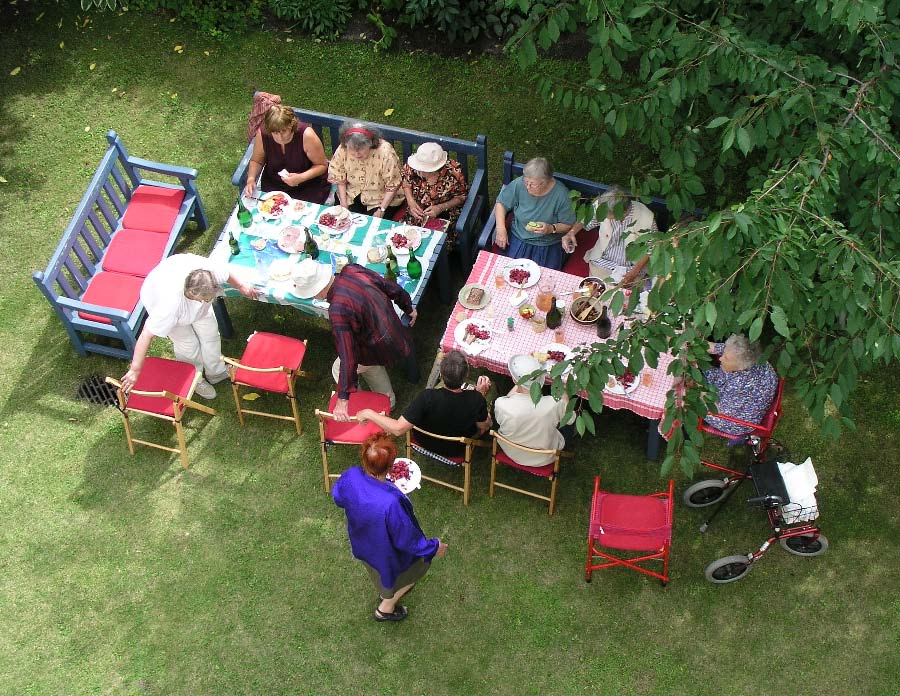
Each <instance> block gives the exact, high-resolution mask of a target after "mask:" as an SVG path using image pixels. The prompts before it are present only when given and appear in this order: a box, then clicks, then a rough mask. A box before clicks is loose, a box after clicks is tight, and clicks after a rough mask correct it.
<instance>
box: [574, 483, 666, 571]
mask: <svg viewBox="0 0 900 696" xmlns="http://www.w3.org/2000/svg"><path fill="white" fill-rule="evenodd" d="M674 486H675V484H674V482H673V481H671V480H670V481H669V488H668V491H663V492H661V493H653V494H651V495H643V496H641V495H622V494H617V493H607V492H605V491H601V490H600V477H599V476H597V477H595V478H594V496H593V498H592V499H591V518H590V522H589V524H588V556H587V563H586V565H585V580H587V581H588V582H590V581H591V574H592V573H593V571H595V570H600V569H601V568H612V567H614V566H624V567H626V568H631V569H632V570H635V571H637V572H639V573H643V574H645V575H650V576H651V577H654V578H657V579H659V580H660V581H661V582H662V584H663V585H665V584H666V583H667V582H668V581H669V575H668V571H669V548H670V546H671V543H672V512H673V503H672V500H673V498H672V493H673V490H674ZM604 549H616V550H621V551H631V552H644V553H643V554H642V555H638V556H629V557H627V558H622V557H620V556H616V555H613V554H611V553H607V552H606V551H605V550H604ZM595 557H599V558H601V559H603V560H602V562H600V563H596V562H594V558H595ZM655 560H660V561H662V563H663V567H662V572H661V573H657V572H656V571H654V570H651V569H649V568H646V567H644V566H642V565H641V564H642V563H646V562H647V561H655Z"/></svg>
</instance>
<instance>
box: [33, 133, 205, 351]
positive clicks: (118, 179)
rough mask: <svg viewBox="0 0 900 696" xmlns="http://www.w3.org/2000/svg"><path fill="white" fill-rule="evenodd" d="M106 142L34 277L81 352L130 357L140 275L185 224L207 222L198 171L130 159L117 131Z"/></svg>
mask: <svg viewBox="0 0 900 696" xmlns="http://www.w3.org/2000/svg"><path fill="white" fill-rule="evenodd" d="M106 139H107V141H109V149H107V151H106V154H105V155H104V156H103V159H102V160H101V161H100V165H99V166H98V167H97V171H96V172H95V173H94V177H93V179H91V183H90V184H89V185H88V188H87V191H86V192H85V194H84V196H83V197H82V199H81V203H79V204H78V208H76V210H75V214H74V215H73V216H72V220H71V222H69V225H68V227H66V231H65V232H64V233H63V236H62V240H61V241H60V243H59V245H58V246H57V247H56V251H55V252H54V254H53V258H51V259H50V263H49V264H48V265H47V268H46V269H44V270H43V271H35V273H34V274H33V278H34V282H35V283H37V286H38V287H39V288H40V290H41V292H42V293H44V295H45V296H46V297H47V300H48V301H49V302H50V306H51V307H53V309H54V311H55V312H56V314H57V316H59V318H60V320H61V321H62V323H63V326H64V327H65V329H66V331H67V332H68V334H69V338H70V339H71V341H72V345H74V346H75V350H76V351H78V354H79V355H81V356H85V355H87V354H88V353H89V352H90V353H100V354H101V355H109V356H112V357H116V358H124V359H130V358H131V355H132V353H133V351H134V344H135V340H136V337H137V334H138V332H139V330H140V328H141V323H142V322H143V320H144V318H145V317H146V314H147V313H146V310H145V309H144V306H143V304H142V303H141V300H140V291H141V285H142V284H143V282H144V278H145V277H146V276H147V274H148V273H149V272H150V270H151V269H153V268H154V267H155V266H156V265H157V264H158V263H159V262H160V261H161V260H162V259H164V258H165V257H166V256H169V255H170V254H171V253H172V251H173V250H174V248H175V243H176V242H177V241H178V237H179V236H180V235H181V232H182V231H183V230H184V228H185V227H186V226H187V223H188V222H189V221H190V220H194V221H195V222H196V223H197V228H198V229H199V230H205V229H206V228H207V227H208V226H209V223H208V221H207V218H206V213H205V211H204V210H203V204H202V202H201V200H200V194H199V193H198V192H197V187H196V185H195V184H194V179H196V178H197V170H195V169H188V168H186V167H178V166H174V165H170V164H160V163H159V162H151V161H150V160H145V159H140V158H138V157H131V156H130V155H129V154H128V151H127V150H126V149H125V146H124V145H123V144H122V141H121V140H120V139H119V136H118V135H116V132H115V131H109V132H108V133H107V134H106ZM144 173H149V174H151V175H164V176H167V177H171V178H173V179H177V183H175V182H171V183H167V182H161V181H153V180H148V179H144V178H143V174H144ZM93 337H105V339H104V340H103V341H102V342H97V341H96V340H95V339H94V338H93Z"/></svg>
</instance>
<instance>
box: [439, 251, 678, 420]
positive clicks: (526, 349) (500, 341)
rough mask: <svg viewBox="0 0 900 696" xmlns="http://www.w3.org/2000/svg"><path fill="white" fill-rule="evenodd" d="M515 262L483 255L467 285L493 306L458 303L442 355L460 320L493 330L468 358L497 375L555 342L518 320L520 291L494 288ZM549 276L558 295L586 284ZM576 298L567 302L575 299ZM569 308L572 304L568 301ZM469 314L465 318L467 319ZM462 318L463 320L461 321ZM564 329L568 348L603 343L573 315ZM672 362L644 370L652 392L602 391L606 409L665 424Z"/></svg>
mask: <svg viewBox="0 0 900 696" xmlns="http://www.w3.org/2000/svg"><path fill="white" fill-rule="evenodd" d="M510 261H511V259H508V258H507V257H505V256H498V255H497V254H492V253H490V252H487V251H482V252H480V253H479V254H478V258H477V259H476V260H475V265H474V266H473V267H472V272H471V273H470V274H469V278H468V280H467V281H466V283H478V284H480V285H482V286H483V287H484V288H485V290H486V291H487V292H488V293H489V294H490V296H491V301H490V303H489V304H488V305H487V306H486V307H485V308H484V309H481V310H471V309H466V308H465V307H463V306H462V305H461V304H460V303H459V302H458V301H457V303H456V306H455V307H454V308H453V311H452V312H451V314H450V320H449V321H448V322H447V328H446V329H445V330H444V335H443V337H442V338H441V350H443V351H444V352H445V353H446V352H448V351H450V350H452V349H453V348H458V347H459V346H458V344H457V342H456V338H455V336H454V332H455V330H456V325H457V324H458V323H460V320H462V321H464V320H465V319H468V318H470V317H475V318H477V319H480V320H481V321H483V322H484V323H486V324H489V325H490V326H491V328H492V334H493V336H492V338H491V342H490V345H489V346H488V347H487V348H486V349H485V350H483V351H482V352H481V353H479V354H478V355H469V356H468V358H469V363H470V364H471V365H473V366H475V367H484V368H486V369H488V370H490V371H491V372H497V373H501V374H505V375H508V374H509V369H508V368H507V363H508V362H509V359H510V357H512V356H513V355H516V354H517V353H531V352H534V351H543V350H544V349H545V346H547V344H549V343H553V342H554V335H553V331H550V330H549V329H548V330H547V331H544V332H543V333H535V332H534V331H533V330H532V328H531V326H532V324H531V322H530V321H529V320H526V319H523V318H522V317H520V316H519V311H518V309H517V308H516V307H513V306H512V305H511V304H510V302H509V300H510V298H511V297H512V295H513V293H514V292H515V291H516V290H515V288H512V287H510V286H509V285H507V284H504V286H503V287H502V288H497V287H496V286H495V283H494V276H495V275H496V273H497V271H498V270H500V269H502V268H504V267H505V266H506V264H507V263H510ZM545 274H546V275H550V276H552V277H553V278H554V279H555V280H556V292H558V293H560V292H566V291H568V290H574V289H575V288H577V287H578V284H579V283H580V282H581V280H582V279H581V278H579V277H578V276H573V275H569V274H568V273H562V272H560V271H552V270H550V269H547V268H541V277H544V275H545ZM525 292H526V293H528V299H527V300H526V302H530V303H531V304H535V298H536V297H537V292H538V286H537V285H534V286H532V287H530V288H528V289H527V290H526V291H525ZM570 299H571V296H569V297H567V298H566V300H570ZM566 305H567V307H568V301H567V302H566ZM463 315H465V319H463V318H462V317H463ZM457 317H459V320H458V319H457ZM507 317H513V321H514V324H513V330H512V331H508V330H507V327H506V324H507V322H506V320H507ZM620 323H621V319H620V318H618V317H617V318H616V320H615V322H614V324H613V332H614V333H613V335H614V336H615V331H616V330H617V329H618V327H619V324H620ZM562 328H563V330H564V332H565V340H564V341H563V343H565V344H566V345H567V346H569V347H572V348H574V347H576V346H579V345H590V344H592V343H596V342H598V341H600V340H601V339H599V338H597V332H596V330H595V328H594V326H593V325H591V326H583V325H581V324H578V323H577V322H575V321H574V320H573V319H572V317H571V316H569V315H568V313H567V314H566V316H565V317H564V318H563V323H562ZM670 362H672V356H671V355H661V356H659V364H658V366H657V368H656V369H655V370H651V369H650V368H649V367H645V368H644V370H646V371H649V372H651V373H652V375H653V381H652V384H651V385H650V386H649V387H647V386H644V384H643V383H642V384H641V385H640V386H639V387H638V388H637V389H635V390H634V391H633V392H632V393H631V394H628V395H620V394H612V393H610V392H609V391H604V392H603V405H604V406H605V407H607V408H614V409H628V410H629V411H633V412H634V413H637V414H638V415H639V416H643V417H644V418H649V419H651V420H660V421H661V420H662V417H663V415H664V412H665V404H666V393H667V392H668V391H669V390H670V389H671V388H672V384H673V383H674V378H673V377H672V376H671V375H669V374H666V370H667V368H668V366H669V363H670Z"/></svg>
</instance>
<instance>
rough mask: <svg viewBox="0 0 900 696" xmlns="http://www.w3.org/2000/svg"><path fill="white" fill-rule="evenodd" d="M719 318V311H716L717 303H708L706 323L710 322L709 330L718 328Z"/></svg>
mask: <svg viewBox="0 0 900 696" xmlns="http://www.w3.org/2000/svg"><path fill="white" fill-rule="evenodd" d="M717 318H718V312H717V311H716V305H715V304H714V303H712V302H707V303H706V323H707V324H709V330H710V331H712V330H713V329H715V328H716V319H717Z"/></svg>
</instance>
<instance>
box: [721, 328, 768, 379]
mask: <svg viewBox="0 0 900 696" xmlns="http://www.w3.org/2000/svg"><path fill="white" fill-rule="evenodd" d="M725 350H727V351H728V352H729V353H730V354H731V356H732V357H733V358H734V360H735V362H736V363H737V364H738V369H739V370H749V369H750V368H751V367H753V366H754V365H755V364H756V363H758V362H759V358H760V357H761V356H762V349H761V348H760V346H759V343H753V342H751V341H750V340H749V339H748V338H747V337H746V336H745V335H744V334H731V336H729V337H728V339H727V340H726V341H725Z"/></svg>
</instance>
